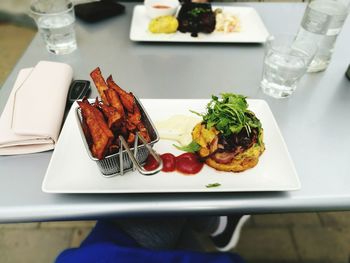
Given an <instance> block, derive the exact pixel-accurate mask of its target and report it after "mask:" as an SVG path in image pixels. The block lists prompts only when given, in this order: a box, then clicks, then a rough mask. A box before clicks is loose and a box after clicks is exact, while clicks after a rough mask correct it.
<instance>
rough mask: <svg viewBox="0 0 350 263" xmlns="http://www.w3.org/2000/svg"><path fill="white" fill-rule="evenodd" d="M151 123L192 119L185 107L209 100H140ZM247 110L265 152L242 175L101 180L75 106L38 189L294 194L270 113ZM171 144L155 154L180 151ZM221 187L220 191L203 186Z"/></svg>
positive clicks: (255, 103) (262, 107)
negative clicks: (252, 114) (177, 117)
mask: <svg viewBox="0 0 350 263" xmlns="http://www.w3.org/2000/svg"><path fill="white" fill-rule="evenodd" d="M141 102H142V104H143V105H144V107H145V109H146V111H147V112H148V113H149V116H150V117H151V119H152V120H153V121H157V120H163V119H167V118H168V117H170V116H172V115H176V114H186V115H190V116H193V114H192V113H190V112H189V109H192V110H195V111H198V112H203V111H204V110H205V107H206V104H207V103H208V100H160V99H157V100H153V99H144V100H141ZM248 103H249V108H250V109H251V110H252V111H254V112H255V114H256V115H257V117H258V118H259V119H260V120H261V122H262V126H263V128H264V142H265V146H266V150H265V152H264V153H263V154H262V156H261V157H260V160H259V163H258V164H257V166H255V167H254V168H252V169H249V170H247V171H244V172H241V173H230V172H219V171H216V170H214V169H213V168H211V167H208V166H207V165H205V166H204V167H203V169H202V171H201V172H200V173H198V174H196V175H193V176H184V175H182V174H180V173H177V172H172V173H163V172H160V173H158V174H156V175H153V176H143V175H141V174H139V173H138V172H137V171H135V172H129V173H126V174H125V175H124V176H115V177H112V178H104V177H103V176H102V175H101V173H100V171H99V170H98V168H97V165H96V163H95V162H93V161H92V160H90V159H89V157H88V154H87V152H86V150H85V147H84V145H83V141H82V138H81V136H80V133H79V130H78V126H77V125H78V124H77V120H76V118H75V108H76V107H77V104H76V103H75V104H73V106H72V108H71V110H70V112H69V115H68V117H67V120H66V122H65V124H64V127H63V129H62V132H61V135H60V137H59V140H58V142H57V145H56V148H55V150H54V152H53V155H52V158H51V161H50V164H49V167H48V169H47V172H46V175H45V178H44V181H43V184H42V190H43V191H44V192H48V193H157V192H167V193H169V192H244V191H286V190H297V189H299V188H300V182H299V179H298V176H297V174H296V171H295V168H294V165H293V162H292V160H291V158H290V156H289V153H288V150H287V147H286V145H285V143H284V140H283V138H282V135H281V133H280V130H279V128H278V126H277V124H276V121H275V119H274V117H273V115H272V112H271V110H270V108H269V106H268V105H267V103H266V102H265V101H263V100H248ZM173 143H174V142H173V141H167V140H160V141H159V142H158V143H157V144H155V146H154V149H155V150H157V151H158V152H159V153H166V152H171V153H174V154H175V155H178V154H180V153H182V152H181V151H178V150H177V149H175V147H174V146H172V144H173ZM212 183H220V184H221V186H220V187H214V188H206V185H208V184H212Z"/></svg>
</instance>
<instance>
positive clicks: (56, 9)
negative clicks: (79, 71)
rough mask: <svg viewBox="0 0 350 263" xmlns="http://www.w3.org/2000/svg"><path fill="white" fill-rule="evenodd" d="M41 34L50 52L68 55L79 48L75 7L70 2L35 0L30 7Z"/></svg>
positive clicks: (65, 0)
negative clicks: (75, 26)
mask: <svg viewBox="0 0 350 263" xmlns="http://www.w3.org/2000/svg"><path fill="white" fill-rule="evenodd" d="M30 13H31V16H32V17H33V18H34V20H35V22H36V24H37V26H38V30H39V33H40V35H41V37H42V38H43V40H44V42H45V44H46V48H47V50H48V51H49V52H52V53H54V54H57V55H63V54H68V53H71V52H72V51H74V50H75V49H76V48H77V43H76V38H75V31H74V21H75V15H74V6H73V3H72V2H71V1H69V0H34V1H33V2H32V3H31V5H30Z"/></svg>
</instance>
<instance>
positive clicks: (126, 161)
mask: <svg viewBox="0 0 350 263" xmlns="http://www.w3.org/2000/svg"><path fill="white" fill-rule="evenodd" d="M135 101H136V103H137V105H138V106H139V108H140V112H141V116H142V121H143V124H144V125H145V127H146V129H147V131H148V133H149V135H150V138H151V142H150V143H148V145H150V146H151V147H153V145H154V144H155V143H156V142H158V141H159V135H158V132H157V131H156V129H155V127H154V124H153V123H152V121H151V119H150V118H149V116H148V114H147V112H146V111H145V109H144V107H143V106H142V104H141V102H140V100H139V99H138V98H137V97H135ZM76 116H77V120H78V127H79V130H80V134H81V136H82V138H83V142H84V145H85V148H86V151H87V153H88V155H89V157H90V159H92V160H93V161H95V162H96V163H97V166H98V168H99V170H100V171H101V173H102V174H103V175H104V176H106V177H111V176H114V175H122V174H124V173H125V172H127V171H130V170H132V169H133V163H132V161H131V159H130V157H129V155H128V154H127V152H126V150H125V149H124V150H123V151H122V162H123V163H122V165H121V163H120V161H121V160H120V152H118V153H115V154H112V155H108V156H106V157H105V158H104V159H102V160H98V159H97V158H95V157H93V156H92V154H91V151H90V148H89V146H88V143H87V141H86V138H85V134H84V132H83V128H82V115H81V109H80V107H77V109H76ZM120 145H121V144H120ZM130 150H131V151H134V147H132V148H130ZM148 154H149V151H148V149H147V148H146V146H145V145H144V144H141V145H138V146H137V154H136V160H137V161H138V163H139V164H143V163H144V162H145V161H146V158H147V156H148ZM121 166H122V167H123V170H122V171H121Z"/></svg>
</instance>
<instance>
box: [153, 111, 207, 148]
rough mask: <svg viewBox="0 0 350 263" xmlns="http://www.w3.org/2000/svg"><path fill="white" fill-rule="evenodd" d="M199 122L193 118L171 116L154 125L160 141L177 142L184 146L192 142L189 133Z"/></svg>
mask: <svg viewBox="0 0 350 263" xmlns="http://www.w3.org/2000/svg"><path fill="white" fill-rule="evenodd" d="M200 121H201V120H200V119H199V118H196V117H193V116H187V115H173V116H171V117H170V118H169V119H165V120H161V121H157V122H156V123H155V125H156V128H157V131H158V133H159V136H160V138H161V139H166V140H173V141H177V142H178V143H180V144H181V145H182V146H185V145H188V144H189V143H190V142H191V141H192V135H191V132H192V130H193V127H194V126H195V125H196V124H197V123H199V122H200Z"/></svg>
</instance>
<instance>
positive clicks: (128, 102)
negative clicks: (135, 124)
mask: <svg viewBox="0 0 350 263" xmlns="http://www.w3.org/2000/svg"><path fill="white" fill-rule="evenodd" d="M107 85H108V87H109V88H112V89H114V90H115V91H116V92H117V93H118V95H119V97H120V99H121V101H122V103H123V105H124V107H125V108H126V110H127V111H128V112H133V111H134V103H135V99H134V95H133V94H132V93H131V92H130V93H127V92H126V91H125V90H123V89H122V88H121V87H119V86H118V85H117V84H116V83H115V82H114V80H113V78H112V75H110V76H109V77H108V78H107Z"/></svg>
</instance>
